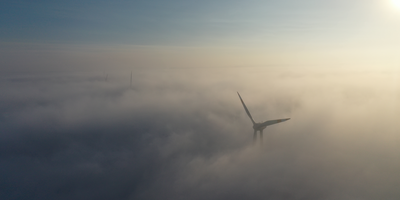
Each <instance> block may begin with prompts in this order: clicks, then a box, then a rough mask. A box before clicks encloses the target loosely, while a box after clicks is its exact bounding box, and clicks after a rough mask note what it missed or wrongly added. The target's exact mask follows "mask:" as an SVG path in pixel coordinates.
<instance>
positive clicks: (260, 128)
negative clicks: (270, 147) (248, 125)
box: [238, 92, 290, 144]
mask: <svg viewBox="0 0 400 200" xmlns="http://www.w3.org/2000/svg"><path fill="white" fill-rule="evenodd" d="M238 95H239V98H240V101H241V102H242V104H243V107H244V110H246V113H247V115H248V116H249V118H250V120H251V122H253V129H254V135H253V142H254V143H255V142H256V140H257V131H260V143H261V144H262V143H263V131H264V129H265V128H266V127H267V126H270V125H273V124H277V123H281V122H284V121H287V120H289V119H290V118H286V119H274V120H268V121H265V122H261V123H256V122H255V121H254V120H253V117H251V114H250V112H249V110H248V109H247V107H246V104H244V102H243V99H242V97H241V96H240V94H239V92H238Z"/></svg>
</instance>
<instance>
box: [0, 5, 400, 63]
mask: <svg viewBox="0 0 400 200" xmlns="http://www.w3.org/2000/svg"><path fill="white" fill-rule="evenodd" d="M0 9H1V10H0V11H1V12H0V13H1V14H0V30H1V31H0V42H1V44H2V45H1V46H2V47H1V52H2V57H1V60H2V61H1V64H2V66H3V67H2V68H3V71H13V70H14V71H17V70H22V71H24V70H29V69H26V68H27V66H28V65H31V66H35V67H32V68H33V70H34V71H35V70H50V69H54V68H56V67H54V62H57V61H53V60H54V59H55V57H59V58H57V60H58V59H64V60H74V61H71V62H73V65H74V66H79V68H83V67H84V66H86V65H87V63H91V64H92V65H95V64H98V62H100V63H105V64H99V65H100V66H99V68H103V69H104V68H107V67H109V65H113V68H115V67H121V68H122V67H128V66H129V65H133V66H142V67H160V66H161V65H163V66H164V67H165V66H169V67H193V66H192V65H191V63H193V61H196V62H199V63H198V64H197V66H196V67H231V66H233V65H236V66H249V65H252V66H272V65H275V66H276V65H280V66H283V65H287V66H299V65H302V66H311V65H313V66H328V65H330V66H334V67H355V66H356V67H373V68H379V67H380V68H382V67H385V68H393V67H397V66H398V64H399V59H398V58H397V54H396V52H398V51H399V49H398V46H399V44H400V41H399V39H398V37H397V36H398V35H399V32H400V29H399V26H398V24H399V20H400V12H399V9H398V8H397V7H396V6H395V4H394V3H393V2H392V1H391V0H383V1H382V0H380V1H378V0H362V1H361V0H350V1H344V0H338V1H330V0H324V1H316V0H304V1H294V0H283V1H269V0H268V1H259V0H250V1H236V0H235V1H226V0H218V1H208V0H206V1H201V2H199V1H181V0H171V1H167V2H166V1H159V0H152V1H125V0H124V1H122V0H117V1H112V2H110V1H102V0H100V1H89V0H84V1H67V2H53V1H35V2H32V1H22V0H18V1H2V2H1V8H0ZM99 51H100V52H102V54H101V53H98V52H99ZM116 51H120V52H119V53H117V54H118V55H115V52H116ZM93 52H96V53H93ZM86 54H90V55H86ZM33 55H34V56H33ZM182 55H184V56H182ZM21 56H22V57H24V58H25V59H19V58H20V57H21ZM82 57H83V58H82ZM104 57H107V59H104ZM160 57H164V58H165V59H164V60H163V59H159V58H160ZM36 58H38V59H36ZM102 58H103V60H101V59H102ZM230 58H234V59H232V60H231V59H230ZM99 60H101V61H99ZM203 60H210V62H202V61H203ZM32 68H31V69H32ZM60 68H61V69H57V70H65V68H66V67H65V66H64V67H60Z"/></svg>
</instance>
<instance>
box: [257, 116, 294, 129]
mask: <svg viewBox="0 0 400 200" xmlns="http://www.w3.org/2000/svg"><path fill="white" fill-rule="evenodd" d="M289 119H290V118H286V119H274V120H268V121H265V122H263V123H261V125H260V126H261V127H262V126H264V127H265V126H269V125H272V124H277V123H281V122H285V121H287V120H289Z"/></svg>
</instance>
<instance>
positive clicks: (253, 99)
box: [0, 67, 400, 200]
mask: <svg viewBox="0 0 400 200" xmlns="http://www.w3.org/2000/svg"><path fill="white" fill-rule="evenodd" d="M105 74H107V75H108V78H107V81H106V80H105V77H104V75H105ZM129 84H130V70H126V71H111V70H108V71H106V72H103V71H98V72H93V71H92V72H68V73H66V72H57V73H56V72H53V73H50V72H49V73H12V74H7V75H3V76H2V77H0V93H1V97H0V169H1V170H0V176H1V179H0V186H1V187H0V199H199V200H201V199H327V200H333V199H342V200H343V199H367V200H368V199H371V200H372V199H396V198H397V197H398V196H399V195H400V192H399V191H400V190H399V184H400V181H399V180H400V171H399V169H400V156H399V155H398V152H399V150H400V146H399V145H400V137H399V133H398V130H399V128H400V125H399V123H397V119H398V118H399V117H400V116H399V115H400V114H399V113H400V112H399V108H400V107H399V103H398V102H399V97H400V95H399V94H400V93H399V79H398V73H397V72H394V71H381V70H360V69H352V70H344V69H336V70H333V69H321V68H320V69H316V68H309V69H304V68H302V69H299V68H288V67H287V68H262V67H250V68H239V67H238V68H219V69H212V68H203V69H182V68H180V69H143V68H141V69H133V83H132V87H130V85H129ZM237 91H239V92H240V94H241V95H242V97H243V100H244V101H245V103H246V105H247V107H248V109H249V110H250V112H251V114H252V116H253V118H254V119H255V121H257V122H261V121H265V120H270V119H279V118H286V117H288V118H289V117H290V118H291V120H289V121H287V122H284V123H280V124H276V125H273V126H269V127H267V129H265V130H264V145H263V146H260V145H253V144H252V136H253V135H252V134H253V130H252V124H251V121H250V119H249V118H248V117H247V115H246V113H245V111H244V109H243V107H242V105H241V103H240V100H239V98H238V96H237V93H236V92H237Z"/></svg>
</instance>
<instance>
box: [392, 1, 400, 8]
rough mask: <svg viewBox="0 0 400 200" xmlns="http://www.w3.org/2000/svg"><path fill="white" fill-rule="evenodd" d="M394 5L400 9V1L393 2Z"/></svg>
mask: <svg viewBox="0 0 400 200" xmlns="http://www.w3.org/2000/svg"><path fill="white" fill-rule="evenodd" d="M392 4H393V5H394V6H395V7H396V8H398V9H400V0H392Z"/></svg>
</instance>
